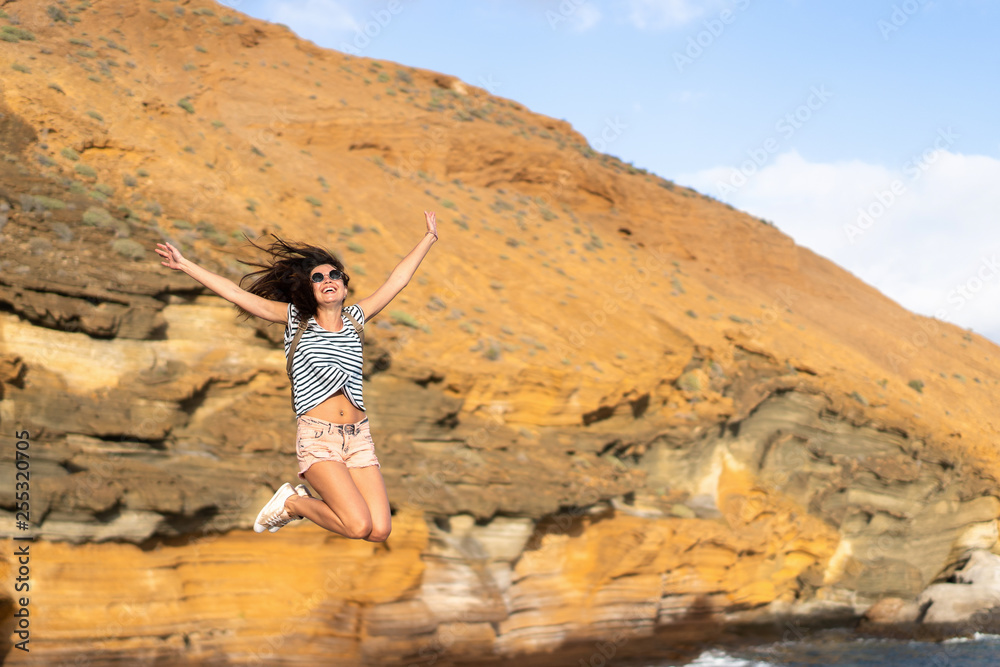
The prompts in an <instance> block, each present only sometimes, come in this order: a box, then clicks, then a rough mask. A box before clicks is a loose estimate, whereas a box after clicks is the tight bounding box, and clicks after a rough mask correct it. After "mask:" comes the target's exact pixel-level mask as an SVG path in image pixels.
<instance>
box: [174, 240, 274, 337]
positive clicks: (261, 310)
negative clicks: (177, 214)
mask: <svg viewBox="0 0 1000 667" xmlns="http://www.w3.org/2000/svg"><path fill="white" fill-rule="evenodd" d="M156 252H157V254H158V255H159V256H160V257H162V258H163V260H164V261H162V262H160V264H162V265H163V266H165V267H167V268H168V269H174V270H175V271H183V272H184V273H186V274H188V275H189V276H191V277H192V278H194V279H195V280H197V281H198V282H200V283H201V284H202V285H204V286H205V287H207V288H208V289H210V290H212V291H213V292H215V293H216V294H218V295H219V296H221V297H222V298H223V299H225V300H226V301H229V302H230V303H234V304H236V305H237V306H239V307H240V308H242V309H243V310H245V311H247V312H248V313H250V314H252V315H256V316H257V317H259V318H261V319H265V320H268V321H270V322H280V323H282V324H284V323H285V321H286V320H287V319H288V304H287V303H282V302H280V301H271V300H270V299H265V298H263V297H259V296H257V295H256V294H251V293H250V292H248V291H246V290H245V289H243V288H242V287H240V286H239V285H237V284H236V283H234V282H233V281H232V280H230V279H229V278H223V277H222V276H220V275H218V274H216V273H212V272H211V271H209V270H208V269H203V268H202V267H200V266H198V265H197V264H195V263H194V262H192V261H191V260H189V259H185V258H184V256H183V255H181V252H180V250H178V249H177V248H175V247H174V246H172V245H171V244H169V243H157V244H156Z"/></svg>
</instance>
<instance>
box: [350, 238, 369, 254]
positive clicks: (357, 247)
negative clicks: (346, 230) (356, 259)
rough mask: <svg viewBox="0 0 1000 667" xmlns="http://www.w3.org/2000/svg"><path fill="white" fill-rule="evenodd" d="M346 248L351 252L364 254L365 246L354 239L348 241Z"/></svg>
mask: <svg viewBox="0 0 1000 667" xmlns="http://www.w3.org/2000/svg"><path fill="white" fill-rule="evenodd" d="M347 249H348V250H350V251H351V252H355V253H357V254H359V255H361V254H364V252H365V247H364V246H363V245H361V244H360V243H357V242H355V241H351V242H350V243H348V244H347Z"/></svg>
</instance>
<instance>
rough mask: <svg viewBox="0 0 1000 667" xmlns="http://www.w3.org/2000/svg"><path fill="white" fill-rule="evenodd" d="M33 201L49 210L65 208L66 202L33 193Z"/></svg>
mask: <svg viewBox="0 0 1000 667" xmlns="http://www.w3.org/2000/svg"><path fill="white" fill-rule="evenodd" d="M34 199H35V203H36V204H38V205H39V206H41V207H42V208H45V209H47V210H50V211H54V210H59V209H64V208H66V203H65V202H63V201H61V200H59V199H55V198H53V197H45V196H44V195H35V196H34Z"/></svg>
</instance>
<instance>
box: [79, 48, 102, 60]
mask: <svg viewBox="0 0 1000 667" xmlns="http://www.w3.org/2000/svg"><path fill="white" fill-rule="evenodd" d="M76 55H78V56H80V57H81V58H96V57H97V52H96V51H90V50H87V49H84V50H83V51H77V52H76Z"/></svg>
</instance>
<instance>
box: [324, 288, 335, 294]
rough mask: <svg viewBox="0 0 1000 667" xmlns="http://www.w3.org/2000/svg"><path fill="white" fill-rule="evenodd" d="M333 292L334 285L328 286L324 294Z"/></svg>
mask: <svg viewBox="0 0 1000 667" xmlns="http://www.w3.org/2000/svg"><path fill="white" fill-rule="evenodd" d="M332 292H333V288H332V287H327V288H326V289H325V290H323V294H330V293H332Z"/></svg>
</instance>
